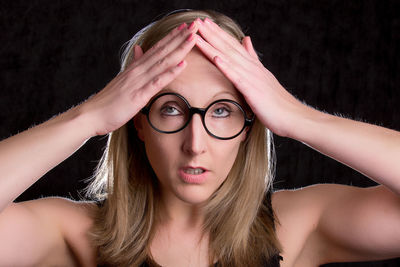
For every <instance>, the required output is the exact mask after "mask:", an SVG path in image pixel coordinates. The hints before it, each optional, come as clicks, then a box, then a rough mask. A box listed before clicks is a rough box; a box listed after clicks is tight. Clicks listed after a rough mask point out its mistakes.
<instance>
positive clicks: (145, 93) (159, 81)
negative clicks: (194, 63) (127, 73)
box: [132, 60, 187, 106]
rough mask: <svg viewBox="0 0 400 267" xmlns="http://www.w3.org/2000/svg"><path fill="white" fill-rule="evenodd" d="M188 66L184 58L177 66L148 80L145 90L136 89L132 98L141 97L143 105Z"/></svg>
mask: <svg viewBox="0 0 400 267" xmlns="http://www.w3.org/2000/svg"><path fill="white" fill-rule="evenodd" d="M186 66H187V63H186V61H184V60H182V61H181V62H180V63H178V64H177V65H176V66H173V67H172V68H169V69H167V70H165V71H164V72H162V73H159V74H158V75H157V76H155V77H154V78H153V79H151V80H150V81H148V82H147V83H146V84H145V85H144V86H143V87H142V89H143V90H135V91H134V92H133V94H132V99H137V98H138V99H141V100H142V106H144V105H146V103H147V102H148V101H149V100H150V99H151V97H153V96H154V95H155V94H157V93H158V92H159V91H160V90H161V89H162V88H164V87H165V86H167V85H168V84H169V83H171V82H172V81H173V80H174V79H175V78H176V77H177V76H178V75H179V74H180V73H181V72H182V71H183V69H184V68H185V67H186Z"/></svg>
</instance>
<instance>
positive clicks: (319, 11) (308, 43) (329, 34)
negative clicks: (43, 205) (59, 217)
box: [0, 0, 400, 266]
mask: <svg viewBox="0 0 400 267" xmlns="http://www.w3.org/2000/svg"><path fill="white" fill-rule="evenodd" d="M177 8H200V9H204V8H210V9H215V10H218V11H221V12H223V13H225V14H227V15H229V16H231V17H233V18H235V19H236V20H237V21H238V22H239V23H240V24H241V25H242V26H243V29H244V31H245V32H246V34H247V35H250V36H252V40H253V42H254V45H255V48H256V49H257V50H258V51H260V52H261V53H262V54H263V63H264V65H265V66H266V67H267V68H268V69H269V70H271V72H272V73H274V74H275V76H276V77H277V78H278V80H279V81H280V82H281V83H282V84H283V85H284V86H285V87H286V88H288V90H289V91H290V92H291V93H293V94H294V95H295V96H297V97H298V98H299V99H301V100H304V101H305V102H306V103H308V104H310V105H312V106H315V107H317V108H319V109H321V110H325V111H327V112H330V113H337V114H341V115H343V116H346V117H350V118H354V119H358V120H363V121H367V122H371V123H375V124H379V125H382V126H385V127H389V128H393V129H397V130H399V129H400V112H399V111H400V106H399V104H398V103H397V101H398V100H399V99H400V97H399V90H398V88H399V85H400V80H399V76H398V75H397V73H398V72H399V70H400V68H399V63H398V62H399V59H400V54H399V50H398V49H396V48H398V47H400V46H399V43H400V38H399V37H400V16H399V13H400V5H399V1H378V0H377V1H346V0H342V1H307V0H300V1H278V0H275V1H273V0H268V1H201V2H193V1H165V0H164V1H160V0H159V1H156V0H147V1H128V0H125V1H122V0H120V1H96V0H91V1H60V0H43V1H36V0H31V1H24V0H14V1H2V3H1V7H0V29H1V32H0V36H1V46H0V66H1V72H0V77H1V78H0V81H1V86H0V90H1V94H0V122H1V127H0V138H1V139H3V138H6V137H8V136H10V135H12V134H16V133H18V132H20V131H22V130H24V129H26V128H28V127H30V126H32V125H34V124H37V123H40V122H43V121H45V120H47V119H49V118H50V117H51V116H53V115H55V114H58V113H60V112H62V111H65V110H66V109H68V108H70V107H71V106H73V105H75V104H77V103H79V102H81V101H83V100H84V99H86V98H87V97H88V96H90V95H92V94H93V93H95V92H97V91H99V90H100V89H101V88H102V87H103V86H104V85H105V84H106V83H107V82H108V81H110V80H111V79H112V78H113V76H115V75H116V74H117V72H118V69H119V50H120V47H121V45H122V44H123V43H124V42H125V41H127V40H128V39H130V37H131V36H132V35H133V34H134V33H135V32H137V31H138V30H140V29H141V28H142V27H144V26H145V25H147V24H148V23H149V22H150V21H152V20H153V19H155V18H157V17H159V15H161V14H165V13H166V12H168V11H171V10H174V9H177ZM104 144H105V138H104V137H96V138H93V139H91V140H90V141H88V142H87V143H86V144H85V146H83V147H82V148H81V149H80V150H79V151H78V152H77V153H75V154H74V155H73V156H72V157H70V158H69V159H67V160H65V161H64V162H63V163H62V164H60V165H59V166H57V167H56V168H54V169H53V170H51V171H50V172H49V173H48V174H46V175H45V176H44V177H43V178H42V179H40V180H39V181H38V182H37V183H36V184H34V185H33V186H32V187H31V188H29V189H28V190H27V191H26V192H25V193H23V194H22V195H21V196H20V197H19V198H18V201H22V200H27V199H33V198H37V197H41V196H50V195H57V196H67V197H72V198H75V199H76V198H78V193H77V191H78V190H79V189H82V188H83V187H84V186H85V183H84V182H83V179H85V178H87V177H89V176H90V175H91V173H92V171H93V169H94V167H95V166H96V163H97V160H98V159H99V158H100V156H101V154H102V149H103V147H104ZM275 144H276V154H277V173H276V182H275V188H278V189H279V188H297V187H301V186H306V185H309V184H315V183H343V184H352V185H355V186H362V187H364V186H371V185H374V182H372V181H370V180H369V179H367V178H365V177H363V176H362V175H360V174H358V173H356V172H355V171H353V170H352V169H350V168H348V167H346V166H343V165H341V164H339V163H337V162H335V161H333V160H331V159H329V158H326V157H324V156H322V155H320V154H318V153H317V152H314V151H313V150H311V149H310V148H308V147H306V146H304V145H302V144H300V143H298V142H296V141H293V140H289V139H284V138H280V137H275ZM21 167H23V162H21ZM366 234H367V233H366ZM399 264H400V260H391V261H385V262H379V263H352V264H344V263H343V264H330V265H327V266H399Z"/></svg>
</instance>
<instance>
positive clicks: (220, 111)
mask: <svg viewBox="0 0 400 267" xmlns="http://www.w3.org/2000/svg"><path fill="white" fill-rule="evenodd" d="M230 113H231V112H230V110H228V109H227V108H225V107H220V108H216V109H214V111H213V117H217V118H226V117H228V116H229V115H230Z"/></svg>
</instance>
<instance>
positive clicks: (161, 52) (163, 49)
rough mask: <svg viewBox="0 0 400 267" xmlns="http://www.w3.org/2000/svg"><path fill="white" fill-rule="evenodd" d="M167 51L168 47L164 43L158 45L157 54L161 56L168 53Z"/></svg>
mask: <svg viewBox="0 0 400 267" xmlns="http://www.w3.org/2000/svg"><path fill="white" fill-rule="evenodd" d="M168 51H169V49H168V47H167V46H165V45H163V46H160V47H159V48H158V54H159V55H161V56H163V55H166V54H168Z"/></svg>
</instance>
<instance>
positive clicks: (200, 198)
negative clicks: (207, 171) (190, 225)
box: [175, 190, 212, 205]
mask: <svg viewBox="0 0 400 267" xmlns="http://www.w3.org/2000/svg"><path fill="white" fill-rule="evenodd" d="M175 195H176V197H177V198H179V199H180V200H181V201H183V202H185V203H187V204H190V205H201V204H204V203H206V202H207V201H208V199H209V198H210V196H211V195H212V192H205V190H185V191H184V192H176V194H175Z"/></svg>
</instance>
